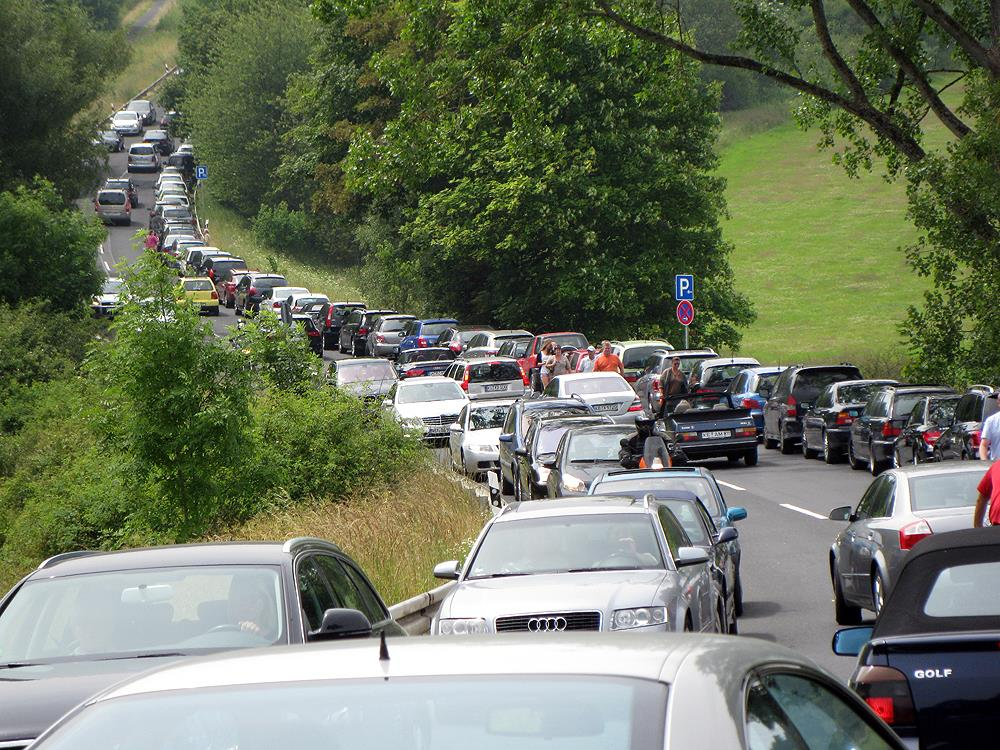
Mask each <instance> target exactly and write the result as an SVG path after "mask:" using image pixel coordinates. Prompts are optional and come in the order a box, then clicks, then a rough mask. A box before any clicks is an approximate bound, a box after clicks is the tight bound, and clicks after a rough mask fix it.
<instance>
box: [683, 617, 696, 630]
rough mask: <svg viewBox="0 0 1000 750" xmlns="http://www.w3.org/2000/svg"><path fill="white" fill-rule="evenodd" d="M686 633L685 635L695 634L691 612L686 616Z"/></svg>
mask: <svg viewBox="0 0 1000 750" xmlns="http://www.w3.org/2000/svg"><path fill="white" fill-rule="evenodd" d="M684 632H685V633H693V632H694V625H692V624H691V613H690V612H689V613H688V614H686V615H684Z"/></svg>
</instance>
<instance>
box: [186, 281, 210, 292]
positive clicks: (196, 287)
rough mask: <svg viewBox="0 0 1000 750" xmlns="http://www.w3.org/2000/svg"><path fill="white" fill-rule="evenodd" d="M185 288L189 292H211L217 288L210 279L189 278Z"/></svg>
mask: <svg viewBox="0 0 1000 750" xmlns="http://www.w3.org/2000/svg"><path fill="white" fill-rule="evenodd" d="M184 289H185V290H186V291H188V292H209V291H211V290H213V289H215V285H214V284H213V283H212V282H211V281H210V280H208V279H188V280H186V281H185V282H184Z"/></svg>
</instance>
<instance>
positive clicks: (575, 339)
mask: <svg viewBox="0 0 1000 750" xmlns="http://www.w3.org/2000/svg"><path fill="white" fill-rule="evenodd" d="M543 338H544V340H545V341H555V342H556V344H558V345H559V346H560V347H563V346H572V347H573V348H574V349H586V348H587V346H589V344H588V342H587V337H586V336H584V335H583V334H582V333H554V334H552V335H551V336H544V337H543Z"/></svg>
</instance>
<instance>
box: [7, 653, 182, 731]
mask: <svg viewBox="0 0 1000 750" xmlns="http://www.w3.org/2000/svg"><path fill="white" fill-rule="evenodd" d="M177 658H179V657H157V658H148V659H113V660H109V661H76V662H63V663H58V664H40V665H38V666H36V667H18V668H15V669H0V706H2V707H3V708H2V709H0V743H2V742H6V741H9V740H23V739H34V738H35V737H37V736H38V735H40V734H41V733H42V732H43V731H45V730H46V729H48V728H49V727H50V726H51V725H52V724H54V723H55V722H56V721H57V720H58V719H59V718H60V717H62V715H63V714H65V713H66V712H67V711H69V710H70V709H71V708H73V707H75V706H76V705H77V704H79V703H82V702H83V701H84V700H86V699H87V698H89V697H90V696H92V695H94V694H95V693H97V692H99V691H101V690H103V689H104V688H107V687H110V686H111V685H114V684H115V683H117V682H119V681H121V680H123V679H125V678H127V677H131V676H132V675H134V674H138V673H139V672H144V671H146V670H147V669H153V668H154V667H158V666H160V665H162V664H166V663H168V662H170V661H176V660H177Z"/></svg>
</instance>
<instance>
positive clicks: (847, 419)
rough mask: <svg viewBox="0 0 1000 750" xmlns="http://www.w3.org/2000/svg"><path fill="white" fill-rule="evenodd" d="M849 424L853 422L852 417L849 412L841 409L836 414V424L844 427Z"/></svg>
mask: <svg viewBox="0 0 1000 750" xmlns="http://www.w3.org/2000/svg"><path fill="white" fill-rule="evenodd" d="M851 424H854V417H852V416H851V413H850V412H847V411H842V412H840V413H838V414H837V425H838V426H839V427H846V426H847V425H851Z"/></svg>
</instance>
